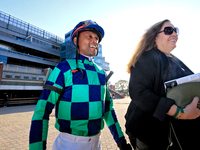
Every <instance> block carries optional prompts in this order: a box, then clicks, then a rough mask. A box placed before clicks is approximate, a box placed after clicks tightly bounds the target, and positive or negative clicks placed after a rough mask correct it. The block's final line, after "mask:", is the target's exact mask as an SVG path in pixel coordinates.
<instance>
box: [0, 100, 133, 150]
mask: <svg viewBox="0 0 200 150" xmlns="http://www.w3.org/2000/svg"><path fill="white" fill-rule="evenodd" d="M129 103H130V98H129V97H126V98H123V99H115V100H114V108H115V111H116V114H117V117H118V121H119V123H120V125H121V127H122V130H123V132H124V133H125V127H124V125H125V119H124V115H125V113H126V110H127V107H128V105H129ZM34 109H35V105H27V106H16V107H6V108H0V150H28V144H29V131H30V124H31V118H32V115H33V112H34ZM54 123H55V115H54V112H53V113H52V114H51V116H50V121H49V132H48V139H47V150H51V149H52V145H53V142H54V140H55V139H56V137H57V135H58V133H59V131H57V130H56V129H55V128H54ZM125 137H126V140H127V141H128V137H127V135H126V134H125ZM101 139H102V150H118V147H117V144H116V143H115V141H114V139H113V137H112V135H111V133H110V131H109V129H108V127H107V126H106V124H105V127H104V129H103V130H102V133H101Z"/></svg>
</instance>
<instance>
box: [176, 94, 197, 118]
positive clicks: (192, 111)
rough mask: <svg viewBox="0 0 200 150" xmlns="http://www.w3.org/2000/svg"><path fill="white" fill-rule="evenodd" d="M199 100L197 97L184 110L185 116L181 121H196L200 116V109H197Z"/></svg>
mask: <svg viewBox="0 0 200 150" xmlns="http://www.w3.org/2000/svg"><path fill="white" fill-rule="evenodd" d="M198 102H199V98H198V97H195V98H194V99H193V101H192V102H191V103H190V104H189V105H187V106H186V107H185V108H184V115H182V116H181V117H180V118H179V119H196V118H198V117H199V116H200V109H199V108H197V104H198Z"/></svg>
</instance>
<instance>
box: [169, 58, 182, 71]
mask: <svg viewBox="0 0 200 150" xmlns="http://www.w3.org/2000/svg"><path fill="white" fill-rule="evenodd" d="M170 58H171V60H172V61H173V62H175V64H177V65H178V66H179V67H180V68H181V70H183V71H185V69H184V68H183V67H181V65H180V64H179V63H177V62H176V61H175V60H174V59H173V57H170Z"/></svg>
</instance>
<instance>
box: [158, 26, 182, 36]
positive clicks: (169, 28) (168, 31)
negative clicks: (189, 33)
mask: <svg viewBox="0 0 200 150" xmlns="http://www.w3.org/2000/svg"><path fill="white" fill-rule="evenodd" d="M174 31H175V33H176V34H177V35H179V29H178V28H176V27H175V28H172V27H165V28H164V30H163V31H160V32H158V33H157V34H159V33H161V32H164V33H165V35H171V34H172V33H173V32H174Z"/></svg>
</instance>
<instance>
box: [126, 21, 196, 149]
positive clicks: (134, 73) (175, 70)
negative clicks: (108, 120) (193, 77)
mask: <svg viewBox="0 0 200 150" xmlns="http://www.w3.org/2000/svg"><path fill="white" fill-rule="evenodd" d="M178 33H179V30H178V28H175V27H174V26H173V24H171V22H170V21H169V20H163V21H161V22H158V23H156V24H155V25H153V26H152V27H151V28H149V29H148V30H147V31H146V33H145V34H144V35H143V37H142V39H141V41H140V42H139V43H138V45H137V48H136V50H135V52H134V54H133V56H132V58H131V60H130V62H129V64H128V65H127V72H128V73H130V81H129V93H130V97H131V99H132V101H131V103H130V105H129V107H128V110H127V113H126V115H125V118H126V133H127V134H128V135H129V139H130V141H131V144H132V146H133V147H134V148H136V150H166V149H170V150H179V149H183V150H185V149H186V150H188V149H189V150H193V149H196V148H197V149H200V146H198V145H199V144H198V141H199V139H200V138H198V136H199V135H200V130H199V127H200V117H199V116H200V110H199V109H198V108H197V103H198V101H199V98H198V97H195V98H194V99H193V101H192V103H191V104H189V105H188V106H187V107H185V108H184V109H180V108H179V107H178V106H176V105H175V102H174V100H173V99H169V98H166V93H165V89H164V82H166V81H169V80H172V79H176V78H179V77H183V76H187V75H190V74H193V72H192V71H191V70H190V69H189V68H188V67H187V66H186V65H185V64H184V63H183V62H181V61H180V60H179V59H178V58H176V57H175V56H173V55H172V54H171V51H172V50H173V49H174V48H175V47H176V42H177V40H178ZM178 119H179V120H178Z"/></svg>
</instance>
